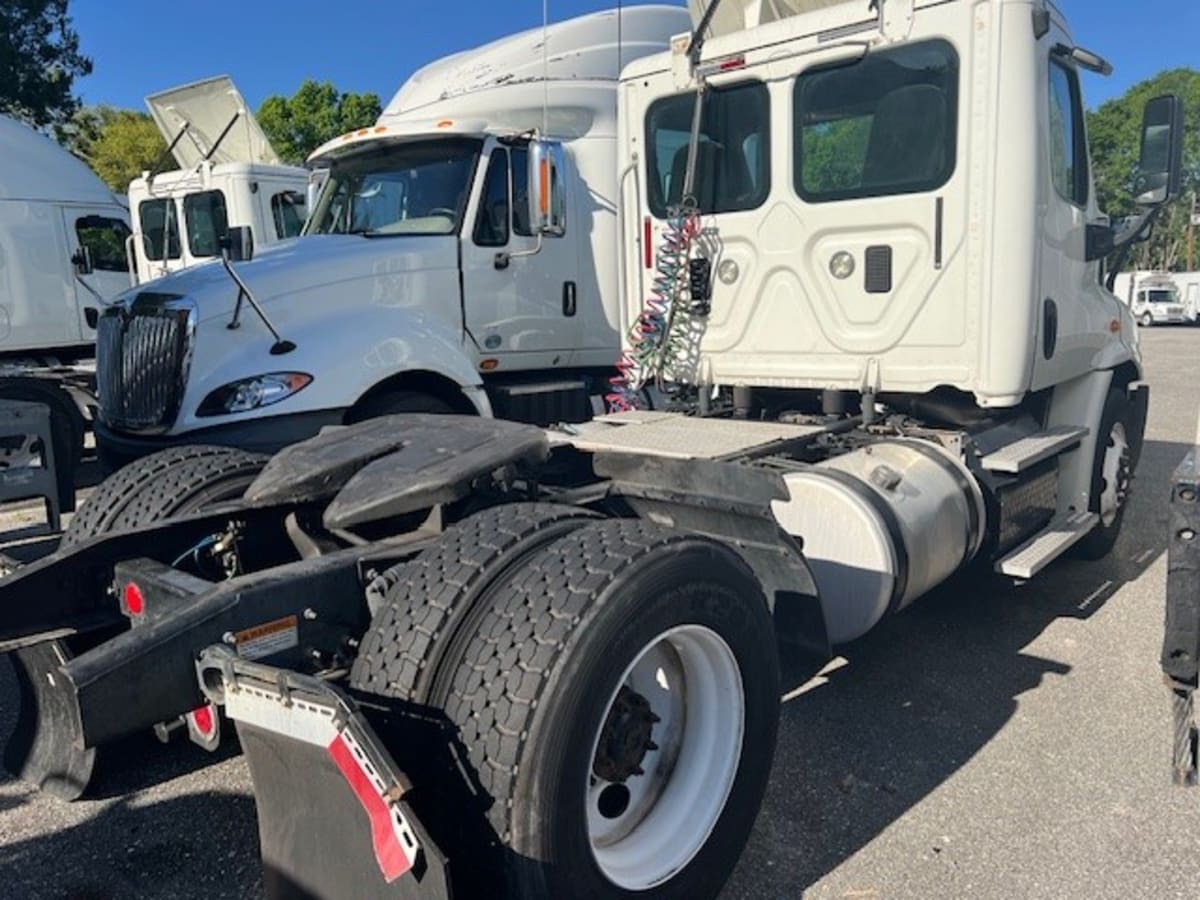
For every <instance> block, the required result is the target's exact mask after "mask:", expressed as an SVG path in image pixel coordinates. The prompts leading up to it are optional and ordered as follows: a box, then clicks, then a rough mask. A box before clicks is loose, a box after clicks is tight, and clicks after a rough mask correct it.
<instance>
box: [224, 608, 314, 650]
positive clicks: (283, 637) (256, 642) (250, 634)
mask: <svg viewBox="0 0 1200 900" xmlns="http://www.w3.org/2000/svg"><path fill="white" fill-rule="evenodd" d="M234 637H235V638H236V639H237V644H236V646H237V653H238V656H240V657H242V658H243V659H262V658H263V657H266V656H274V655H275V654H276V653H281V652H283V651H284V650H291V649H292V648H293V647H298V646H299V645H300V633H299V630H298V629H297V628H296V617H295V616H285V617H284V618H282V619H276V620H275V621H274V622H264V623H263V624H262V625H255V626H254V627H253V628H247V629H246V630H245V631H239V632H238V633H237V634H236V635H234Z"/></svg>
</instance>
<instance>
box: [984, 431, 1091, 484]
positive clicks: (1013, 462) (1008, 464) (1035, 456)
mask: <svg viewBox="0 0 1200 900" xmlns="http://www.w3.org/2000/svg"><path fill="white" fill-rule="evenodd" d="M1087 433H1088V430H1087V429H1086V428H1076V427H1073V426H1070V425H1062V426H1059V427H1057V428H1051V429H1050V430H1049V431H1042V432H1039V433H1038V434H1031V435H1030V436H1029V437H1024V438H1021V439H1020V440H1019V441H1015V442H1014V443H1011V444H1009V445H1008V446H1007V447H1001V448H1000V449H999V450H997V451H995V452H994V453H989V454H988V455H987V456H985V457H984V458H983V460H982V465H983V467H984V468H985V469H987V470H988V471H989V472H1006V473H1008V474H1011V475H1016V474H1017V473H1019V472H1024V471H1025V470H1026V469H1028V468H1029V467H1030V466H1034V465H1037V464H1038V463H1040V462H1041V461H1042V460H1044V459H1049V458H1050V457H1052V456H1057V455H1058V454H1060V453H1064V452H1066V451H1067V450H1070V449H1071V448H1072V447H1075V446H1077V445H1078V444H1079V442H1080V441H1081V440H1083V438H1085V437H1087Z"/></svg>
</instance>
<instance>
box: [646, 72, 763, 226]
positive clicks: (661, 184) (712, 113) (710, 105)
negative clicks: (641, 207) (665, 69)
mask: <svg viewBox="0 0 1200 900" xmlns="http://www.w3.org/2000/svg"><path fill="white" fill-rule="evenodd" d="M695 107H696V95H695V94H676V95H675V96H673V97H663V98H662V99H660V100H656V101H655V102H654V103H652V104H650V108H649V110H647V112H646V165H647V182H648V192H647V193H648V195H649V196H648V199H649V202H650V211H651V212H652V213H654V215H655V216H657V217H658V218H660V219H662V218H666V216H667V215H668V214H669V212H670V210H672V209H673V208H675V207H678V206H679V205H680V203H681V202H682V201H683V200H684V197H683V183H684V180H685V179H686V174H687V165H688V153H689V146H690V143H691V135H692V117H693V112H694V111H695ZM769 133H770V100H769V98H768V95H767V88H766V86H765V85H763V84H759V83H758V82H752V83H743V84H738V85H733V86H729V87H720V88H712V89H711V90H709V91H708V93H707V94H706V95H705V97H704V109H703V112H702V115H701V123H700V137H699V143H698V145H697V148H696V169H695V178H694V188H693V189H694V191H695V194H696V196H695V197H693V198H691V199H692V200H694V201H695V203H696V206H697V208H698V209H699V211H700V212H702V213H724V212H738V211H742V210H749V209H756V208H757V207H759V206H761V205H762V204H763V203H764V202H765V201H766V199H767V194H768V193H770V189H771V183H770V182H771V179H770V171H771V166H770V156H769V150H768V145H769V143H770V142H769V141H768V139H767V135H768V134H769Z"/></svg>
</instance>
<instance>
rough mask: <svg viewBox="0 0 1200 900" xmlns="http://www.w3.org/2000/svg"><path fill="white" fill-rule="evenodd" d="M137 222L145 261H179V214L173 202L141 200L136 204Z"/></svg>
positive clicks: (166, 200) (168, 200) (169, 200)
mask: <svg viewBox="0 0 1200 900" xmlns="http://www.w3.org/2000/svg"><path fill="white" fill-rule="evenodd" d="M138 222H139V224H140V225H141V229H142V243H143V245H144V247H145V251H146V258H147V259H152V260H155V261H159V260H163V259H179V256H180V246H179V214H178V212H176V210H175V201H174V200H172V199H170V198H169V197H168V198H166V199H164V200H143V201H142V202H141V203H139V204H138Z"/></svg>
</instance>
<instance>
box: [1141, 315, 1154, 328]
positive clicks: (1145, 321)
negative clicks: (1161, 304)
mask: <svg viewBox="0 0 1200 900" xmlns="http://www.w3.org/2000/svg"><path fill="white" fill-rule="evenodd" d="M1138 324H1139V325H1141V326H1142V327H1143V328H1149V327H1150V326H1151V325H1153V324H1154V316H1152V315H1150V313H1142V316H1141V318H1140V319H1138Z"/></svg>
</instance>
